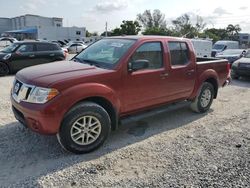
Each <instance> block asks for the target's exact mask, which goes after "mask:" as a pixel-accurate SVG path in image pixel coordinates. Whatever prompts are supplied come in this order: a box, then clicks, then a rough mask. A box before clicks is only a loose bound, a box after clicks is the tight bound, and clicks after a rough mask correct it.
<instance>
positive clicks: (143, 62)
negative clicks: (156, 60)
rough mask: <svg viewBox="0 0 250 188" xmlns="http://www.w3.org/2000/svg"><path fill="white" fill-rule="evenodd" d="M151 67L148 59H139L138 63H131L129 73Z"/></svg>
mask: <svg viewBox="0 0 250 188" xmlns="http://www.w3.org/2000/svg"><path fill="white" fill-rule="evenodd" d="M148 67H149V61H148V60H146V59H138V60H136V61H132V62H129V64H128V71H129V72H134V71H138V70H142V69H146V68H148Z"/></svg>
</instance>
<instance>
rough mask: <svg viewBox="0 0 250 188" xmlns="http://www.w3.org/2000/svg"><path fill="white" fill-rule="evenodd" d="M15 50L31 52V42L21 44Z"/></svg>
mask: <svg viewBox="0 0 250 188" xmlns="http://www.w3.org/2000/svg"><path fill="white" fill-rule="evenodd" d="M17 52H20V53H22V52H33V44H23V45H21V46H20V47H19V48H18V49H17Z"/></svg>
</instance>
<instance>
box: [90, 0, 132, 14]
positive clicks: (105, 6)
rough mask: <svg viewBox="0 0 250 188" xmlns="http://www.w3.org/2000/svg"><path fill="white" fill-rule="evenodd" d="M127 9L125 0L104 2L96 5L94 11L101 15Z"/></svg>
mask: <svg viewBox="0 0 250 188" xmlns="http://www.w3.org/2000/svg"><path fill="white" fill-rule="evenodd" d="M127 7H128V3H127V1H125V0H118V1H109V0H108V1H104V2H100V3H97V5H96V6H95V7H94V10H95V11H97V12H101V13H109V12H113V11H118V10H123V9H126V8H127Z"/></svg>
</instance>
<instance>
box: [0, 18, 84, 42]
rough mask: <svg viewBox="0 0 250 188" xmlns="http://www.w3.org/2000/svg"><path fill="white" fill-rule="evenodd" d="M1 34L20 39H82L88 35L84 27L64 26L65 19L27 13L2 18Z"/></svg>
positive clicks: (0, 19) (0, 24) (0, 22)
mask: <svg viewBox="0 0 250 188" xmlns="http://www.w3.org/2000/svg"><path fill="white" fill-rule="evenodd" d="M0 35H2V36H12V37H15V38H17V39H19V40H23V39H41V40H65V39H66V40H81V39H82V38H84V37H85V36H86V29H85V28H84V27H63V19H62V18H56V17H52V18H49V17H43V16H38V15H31V14H26V15H23V16H18V17H14V18H0Z"/></svg>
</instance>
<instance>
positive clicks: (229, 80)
mask: <svg viewBox="0 0 250 188" xmlns="http://www.w3.org/2000/svg"><path fill="white" fill-rule="evenodd" d="M231 81H232V79H231V77H229V78H227V80H226V81H225V82H224V84H223V85H222V87H225V86H228V85H229V84H230V83H231Z"/></svg>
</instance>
